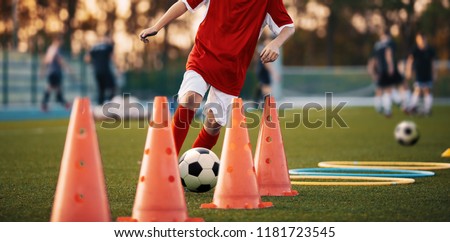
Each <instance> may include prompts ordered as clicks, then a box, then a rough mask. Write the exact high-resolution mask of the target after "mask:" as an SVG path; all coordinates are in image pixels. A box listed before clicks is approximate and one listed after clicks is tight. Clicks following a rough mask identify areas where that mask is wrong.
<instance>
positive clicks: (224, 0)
mask: <svg viewBox="0 0 450 242" xmlns="http://www.w3.org/2000/svg"><path fill="white" fill-rule="evenodd" d="M183 2H184V3H185V4H186V7H187V8H188V9H189V11H191V12H192V11H195V9H197V8H198V7H200V6H201V5H202V4H205V5H206V6H207V8H208V10H207V13H206V16H205V19H204V20H203V22H202V23H201V24H200V26H199V28H198V31H197V36H196V37H195V44H194V47H193V49H192V51H191V53H190V55H189V58H188V61H187V63H186V69H187V70H193V71H196V72H198V73H199V74H200V75H201V76H202V77H203V78H204V79H205V81H206V82H208V83H209V84H211V85H212V86H213V87H215V88H217V89H219V90H220V91H222V92H224V93H227V94H230V95H233V96H239V93H240V92H241V89H242V86H243V85H244V80H245V74H246V72H247V69H248V66H249V65H250V62H251V60H252V56H253V53H254V51H255V48H256V44H257V42H258V38H259V36H260V33H261V30H262V28H263V27H264V26H265V25H269V27H270V29H271V30H272V31H273V32H274V33H275V34H279V33H280V31H281V29H282V28H284V27H287V26H289V27H293V22H292V19H291V18H290V17H289V15H288V14H287V12H286V8H285V7H284V5H283V1H282V0H183Z"/></svg>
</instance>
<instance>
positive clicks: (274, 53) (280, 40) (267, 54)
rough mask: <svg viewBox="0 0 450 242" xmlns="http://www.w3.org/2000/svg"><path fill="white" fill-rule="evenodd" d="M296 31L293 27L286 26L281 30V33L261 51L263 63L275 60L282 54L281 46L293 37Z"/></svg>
mask: <svg viewBox="0 0 450 242" xmlns="http://www.w3.org/2000/svg"><path fill="white" fill-rule="evenodd" d="M294 32H295V29H294V28H293V27H285V28H283V29H282V30H281V32H280V34H279V35H278V36H277V37H276V38H275V39H274V40H272V41H271V42H270V43H269V44H267V45H266V47H264V49H263V51H262V52H261V55H260V57H261V61H262V63H264V64H265V63H268V62H274V61H276V60H277V59H278V57H279V56H280V47H281V46H282V45H283V44H284V42H286V40H287V39H289V37H291V36H292V35H293V34H294Z"/></svg>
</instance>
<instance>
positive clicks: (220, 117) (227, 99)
mask: <svg viewBox="0 0 450 242" xmlns="http://www.w3.org/2000/svg"><path fill="white" fill-rule="evenodd" d="M236 97H237V96H233V95H230V94H226V93H224V92H222V91H219V90H217V89H216V88H214V87H211V89H210V90H209V95H208V99H207V100H206V104H205V110H204V111H205V112H206V114H208V113H212V115H213V117H214V121H215V122H217V123H218V124H219V125H221V126H225V125H226V124H227V121H228V113H229V109H230V108H231V104H232V102H233V98H236Z"/></svg>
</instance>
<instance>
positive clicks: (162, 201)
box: [118, 97, 203, 222]
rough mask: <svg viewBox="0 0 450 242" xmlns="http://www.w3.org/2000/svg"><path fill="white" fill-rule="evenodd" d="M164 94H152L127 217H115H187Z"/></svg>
mask: <svg viewBox="0 0 450 242" xmlns="http://www.w3.org/2000/svg"><path fill="white" fill-rule="evenodd" d="M169 120H170V114H169V107H168V101H167V98H166V97H156V98H155V101H154V103H153V116H152V121H151V122H150V127H149V129H148V134H147V140H146V147H145V151H144V157H143V159H142V165H141V171H140V175H139V181H138V185H137V191H136V197H135V200H134V206H133V213H132V216H131V218H119V219H118V221H139V222H184V221H203V219H201V218H189V217H188V212H187V206H186V201H185V197H184V191H183V186H182V185H181V179H180V172H179V170H178V159H177V154H176V149H175V142H174V140H173V135H172V129H171V128H170V125H169Z"/></svg>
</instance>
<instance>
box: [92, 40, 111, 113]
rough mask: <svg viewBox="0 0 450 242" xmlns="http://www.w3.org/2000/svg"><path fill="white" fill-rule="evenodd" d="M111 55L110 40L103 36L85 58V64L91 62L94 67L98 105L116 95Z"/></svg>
mask: <svg viewBox="0 0 450 242" xmlns="http://www.w3.org/2000/svg"><path fill="white" fill-rule="evenodd" d="M113 53H114V44H113V42H112V40H111V39H110V38H109V37H106V36H104V37H102V38H101V40H100V41H99V42H98V43H97V44H95V45H94V46H93V47H92V48H91V50H90V51H89V53H88V54H87V55H86V58H85V60H86V62H91V63H92V66H93V67H94V74H95V79H96V81H97V102H98V105H103V103H104V102H105V101H110V100H111V99H112V98H113V97H114V95H115V94H116V88H117V87H116V80H115V76H114V71H113V70H114V61H113Z"/></svg>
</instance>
